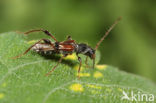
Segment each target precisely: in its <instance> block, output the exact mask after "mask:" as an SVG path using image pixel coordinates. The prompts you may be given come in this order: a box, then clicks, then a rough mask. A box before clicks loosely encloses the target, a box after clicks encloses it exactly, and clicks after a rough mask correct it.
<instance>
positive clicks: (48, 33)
mask: <svg viewBox="0 0 156 103" xmlns="http://www.w3.org/2000/svg"><path fill="white" fill-rule="evenodd" d="M40 31H42V32H44V33H45V34H46V35H48V36H50V37H51V38H52V39H54V40H55V41H56V42H57V40H56V38H55V37H54V36H53V35H52V34H51V33H50V32H49V31H48V30H43V29H34V30H30V31H27V32H25V33H24V34H26V35H27V34H29V33H32V32H40Z"/></svg>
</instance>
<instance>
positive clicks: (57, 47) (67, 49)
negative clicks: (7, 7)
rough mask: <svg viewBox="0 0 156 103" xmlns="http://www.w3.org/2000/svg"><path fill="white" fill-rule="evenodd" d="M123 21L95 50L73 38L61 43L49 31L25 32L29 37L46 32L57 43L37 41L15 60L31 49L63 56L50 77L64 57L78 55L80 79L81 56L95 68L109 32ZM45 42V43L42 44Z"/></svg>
mask: <svg viewBox="0 0 156 103" xmlns="http://www.w3.org/2000/svg"><path fill="white" fill-rule="evenodd" d="M120 20H121V17H119V18H118V19H117V20H116V21H115V22H114V23H113V24H112V25H111V27H110V28H109V29H108V30H107V31H106V33H105V34H104V36H103V37H102V38H101V39H100V40H99V42H98V43H97V44H96V47H95V48H94V49H93V48H91V47H90V46H88V45H87V44H85V43H76V42H75V40H72V38H71V36H68V37H67V39H66V40H65V41H62V42H59V41H58V40H57V39H56V38H55V37H54V36H53V35H52V34H51V33H50V32H49V31H47V30H44V29H35V30H30V31H28V32H25V33H24V34H25V35H28V34H29V33H32V32H44V34H46V35H48V36H50V37H51V38H52V39H53V40H54V41H55V42H51V41H50V40H49V39H41V40H39V41H37V42H36V43H35V44H33V45H31V46H30V47H29V48H28V49H27V50H26V51H25V52H24V53H22V54H20V55H18V56H15V57H13V59H16V58H19V57H21V56H23V55H25V54H26V53H27V52H28V51H30V50H31V49H32V50H34V51H35V52H37V53H38V52H39V53H44V54H46V53H49V54H63V56H62V57H61V58H60V59H59V61H58V63H57V64H56V65H55V66H54V67H53V68H52V69H51V70H50V71H49V72H48V73H47V74H46V76H48V75H50V74H51V73H52V72H53V71H54V70H55V69H56V67H57V66H58V65H59V64H60V63H61V61H62V60H63V58H64V57H66V56H67V55H71V54H72V53H74V52H75V53H76V55H77V57H78V61H79V63H80V64H79V69H78V78H80V75H79V73H80V70H81V65H82V61H81V57H80V56H79V54H83V55H86V56H87V57H86V61H85V63H86V65H87V60H88V57H89V58H90V59H92V60H93V68H94V65H95V57H96V55H95V53H96V50H97V48H98V47H99V45H100V44H101V42H102V41H103V40H104V39H105V38H106V37H107V35H108V34H109V32H110V31H111V30H112V29H113V28H114V27H115V25H116V24H117V23H118V22H119V21H120ZM42 41H43V42H42Z"/></svg>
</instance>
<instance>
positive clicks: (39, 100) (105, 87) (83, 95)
mask: <svg viewBox="0 0 156 103" xmlns="http://www.w3.org/2000/svg"><path fill="white" fill-rule="evenodd" d="M31 42H32V41H31ZM31 42H28V41H26V37H25V36H23V35H21V34H16V33H14V32H10V33H4V34H1V35H0V103H63V102H64V103H80V102H81V103H99V102H100V103H121V102H122V103H129V102H132V101H131V100H126V99H124V100H121V98H122V97H123V92H125V93H127V95H128V97H130V99H131V93H132V92H133V93H134V94H136V95H137V96H136V98H137V100H138V98H140V96H141V95H142V94H147V96H148V98H147V99H148V100H149V99H151V98H150V97H151V94H152V95H154V96H155V95H156V86H155V84H153V83H152V82H151V81H149V80H147V79H145V78H143V77H140V76H136V75H134V74H129V73H126V72H123V71H120V70H118V69H117V68H114V67H112V66H107V65H97V66H96V68H95V69H92V68H86V66H85V64H83V66H82V70H81V73H80V76H81V78H80V79H77V70H76V68H77V67H78V64H79V62H78V61H77V58H76V56H75V55H72V56H70V57H67V58H66V59H64V60H63V62H62V63H61V64H60V65H59V66H58V67H57V68H56V69H55V71H54V72H53V73H52V74H51V75H50V76H48V77H46V76H45V74H46V73H47V72H49V71H50V70H51V68H52V67H54V66H55V65H56V63H57V61H58V59H59V56H41V55H39V54H37V53H35V52H33V51H30V52H28V53H27V54H26V55H24V56H22V57H21V58H18V59H11V57H14V56H17V55H19V54H21V53H23V52H24V51H25V50H26V49H27V48H28V47H29V46H30V45H31V44H32V43H31ZM81 57H82V58H83V63H84V60H85V56H83V55H81ZM99 60H100V53H99V52H97V56H96V63H98V61H99ZM89 65H91V66H92V61H91V60H89ZM155 98H156V97H154V99H155ZM143 101H144V102H146V98H145V97H144V98H143ZM155 101H156V100H155ZM133 102H136V101H133ZM141 102H142V101H141Z"/></svg>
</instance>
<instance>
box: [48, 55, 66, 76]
mask: <svg viewBox="0 0 156 103" xmlns="http://www.w3.org/2000/svg"><path fill="white" fill-rule="evenodd" d="M66 56H67V54H66V55H64V56H62V57H61V58H60V60H59V61H58V63H57V64H56V65H55V66H54V67H53V68H52V69H51V70H50V71H49V72H48V73H47V74H46V76H49V75H50V74H51V73H52V72H53V71H54V70H55V69H56V67H57V66H58V65H59V64H60V63H61V62H62V60H63V58H64V57H66Z"/></svg>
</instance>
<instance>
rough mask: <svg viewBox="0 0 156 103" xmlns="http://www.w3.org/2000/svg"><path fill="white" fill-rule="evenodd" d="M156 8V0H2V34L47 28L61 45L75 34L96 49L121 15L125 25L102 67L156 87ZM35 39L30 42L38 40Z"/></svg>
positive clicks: (105, 48) (110, 42)
mask: <svg viewBox="0 0 156 103" xmlns="http://www.w3.org/2000/svg"><path fill="white" fill-rule="evenodd" d="M155 3H156V2H155V1H154V0H142V1H139V0H0V33H3V32H9V31H16V30H19V31H27V30H30V29H36V28H44V29H47V30H49V31H50V32H51V33H53V34H54V35H55V36H56V38H57V39H58V40H60V41H62V40H64V39H65V38H66V36H67V35H71V36H72V38H73V39H75V40H76V41H77V42H85V43H88V44H89V45H90V46H92V47H94V46H95V45H96V43H97V42H98V40H99V39H100V38H101V37H102V36H103V34H104V33H105V32H106V30H107V29H108V28H109V27H110V25H111V24H112V23H113V22H114V20H115V19H117V18H118V17H119V16H122V18H123V19H122V21H121V22H120V23H119V24H118V25H117V26H116V27H115V28H114V29H113V31H112V32H111V33H110V35H109V36H108V37H107V38H106V40H105V41H104V42H102V44H101V45H100V47H99V50H100V51H101V54H102V58H101V62H100V63H104V64H108V65H113V66H115V67H118V68H120V69H122V70H124V71H128V72H131V73H135V74H139V75H142V76H144V77H146V78H150V79H151V80H153V81H155V82H156V40H155V38H156V13H155V11H156V6H155ZM37 34H38V33H37ZM37 34H36V35H37ZM40 34H41V33H40ZM36 35H33V37H31V39H36V38H35V36H36ZM38 35H39V34H38ZM41 37H44V35H43V34H41V35H40V38H41ZM1 45H3V44H1Z"/></svg>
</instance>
